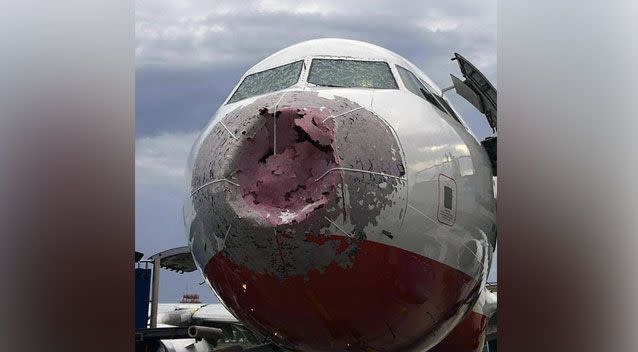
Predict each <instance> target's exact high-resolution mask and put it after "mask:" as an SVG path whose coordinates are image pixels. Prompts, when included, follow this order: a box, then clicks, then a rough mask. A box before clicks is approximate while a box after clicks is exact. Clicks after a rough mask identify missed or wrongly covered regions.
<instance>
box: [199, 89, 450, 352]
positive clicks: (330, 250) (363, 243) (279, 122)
mask: <svg viewBox="0 0 638 352" xmlns="http://www.w3.org/2000/svg"><path fill="white" fill-rule="evenodd" d="M196 148H197V149H196V151H195V153H194V154H193V158H194V159H193V164H192V165H193V168H192V177H191V186H190V204H189V207H190V210H189V211H187V213H188V214H187V219H190V220H187V226H188V227H189V231H190V238H191V250H192V252H193V255H194V257H195V260H196V261H197V262H198V263H199V265H200V267H201V268H202V269H203V270H204V272H205V273H206V276H207V277H208V278H209V280H210V282H211V285H212V286H213V287H214V289H215V291H216V293H217V294H218V296H219V297H220V299H221V300H222V301H223V302H224V304H225V305H226V306H227V307H228V309H229V310H231V312H233V313H234V314H235V315H236V316H237V317H238V318H240V319H241V320H242V321H243V322H244V323H246V324H247V325H249V326H250V327H251V328H253V329H255V330H256V331H258V332H260V333H263V334H268V333H269V332H272V331H278V335H274V336H269V337H270V338H272V339H273V340H276V341H278V342H280V343H286V344H297V343H299V345H298V346H301V347H299V348H300V349H302V350H317V349H330V348H329V347H327V346H328V345H326V344H334V346H341V347H343V348H346V346H350V345H351V344H352V345H354V344H356V343H359V342H361V341H362V340H365V339H368V338H370V339H373V335H375V334H377V333H378V332H379V331H386V332H387V334H386V335H387V336H385V335H384V336H385V337H384V339H385V338H387V339H389V340H388V341H390V340H391V339H392V334H393V333H392V332H391V331H392V330H388V328H387V326H386V325H385V324H386V322H384V321H381V320H379V321H371V320H367V319H362V317H365V316H367V314H368V313H369V309H370V308H371V307H374V306H376V305H378V302H394V301H396V302H400V304H399V305H394V304H392V305H390V306H388V307H384V308H383V309H382V310H381V311H379V312H378V314H377V315H380V316H384V317H385V318H387V319H393V321H396V320H397V319H399V318H397V317H400V316H401V314H404V313H401V312H402V310H401V309H402V308H401V307H402V306H401V304H405V305H410V304H418V305H422V306H425V305H426V303H427V302H426V301H427V297H428V295H429V293H428V291H427V290H425V289H424V287H430V286H427V285H425V286H424V285H421V284H419V285H412V286H409V285H406V284H405V283H406V282H409V281H410V280H411V279H410V280H408V278H411V275H412V271H411V270H414V269H413V268H415V267H422V266H423V264H422V263H421V262H419V260H417V259H415V258H416V257H415V256H414V255H411V254H409V252H406V251H404V250H401V249H398V248H396V247H392V246H391V245H385V244H384V243H388V244H392V242H391V241H392V239H393V238H394V240H396V239H397V238H396V237H395V236H398V235H399V232H400V231H399V229H400V224H401V221H402V217H403V216H404V214H405V207H406V202H407V180H406V179H405V170H404V161H403V160H404V159H403V156H402V150H401V147H400V145H399V141H398V139H397V138H396V135H395V134H394V132H393V130H392V129H391V128H390V127H389V126H388V124H387V123H386V122H385V121H384V120H383V119H382V118H380V117H379V116H377V115H375V114H374V113H373V112H372V111H370V109H368V108H367V107H365V106H361V105H359V104H357V103H355V102H353V101H351V100H348V99H346V98H343V97H338V96H330V97H323V96H320V95H319V94H318V93H317V92H307V91H294V92H285V93H282V92H279V93H273V94H271V95H268V96H264V97H262V98H259V99H257V100H256V101H254V102H252V103H250V104H246V105H244V106H242V107H239V108H237V109H235V110H233V111H230V112H229V113H227V114H226V115H225V116H223V117H221V118H220V119H219V120H218V121H217V123H216V124H214V125H213V126H212V127H211V128H209V129H208V131H207V132H206V134H205V136H204V137H203V138H202V139H201V141H200V142H199V144H198V145H197V146H196ZM417 276H418V277H420V278H425V279H428V278H429V279H428V280H430V279H431V280H435V279H437V278H433V277H432V278H431V275H429V274H428V268H427V267H426V268H425V269H423V273H421V272H419V274H418V275H417ZM379 280H382V281H384V282H383V283H379ZM437 280H438V279H437ZM346 283H350V284H349V285H351V289H352V292H351V293H352V294H353V295H354V296H355V297H357V299H356V300H354V299H353V300H350V299H346V300H343V299H341V297H343V294H344V289H345V290H347V286H348V284H346ZM432 287H434V285H432ZM384 288H387V290H385V289H384ZM395 296H396V297H395ZM346 297H350V296H349V295H346ZM375 302H376V303H375ZM424 309H426V308H424ZM375 314H376V313H375ZM405 314H407V313H405ZM416 315H417V314H415V316H416ZM419 316H420V315H419ZM299 319H301V320H299ZM401 319H402V320H401V323H400V325H398V326H406V327H409V328H408V329H412V330H415V331H416V330H417V328H416V327H410V326H412V325H413V324H412V323H411V321H410V319H406V318H401ZM295 322H297V323H295ZM379 324H381V325H379ZM397 324H398V323H397ZM419 329H420V328H419ZM388 331H390V332H388ZM414 334H415V336H416V333H414ZM311 335H312V337H311ZM363 335H365V336H366V338H365V339H364V338H363V337H362V336H363ZM283 336H285V338H284V337H283ZM357 341H359V342H357ZM384 341H385V340H384ZM302 347H303V348H302Z"/></svg>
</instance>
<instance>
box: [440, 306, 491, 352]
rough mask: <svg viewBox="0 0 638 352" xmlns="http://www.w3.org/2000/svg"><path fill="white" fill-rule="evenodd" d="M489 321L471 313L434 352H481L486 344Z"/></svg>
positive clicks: (482, 316) (480, 315) (484, 317)
mask: <svg viewBox="0 0 638 352" xmlns="http://www.w3.org/2000/svg"><path fill="white" fill-rule="evenodd" d="M487 322H488V319H487V317H486V316H485V315H483V314H479V313H476V312H469V313H468V314H467V316H466V317H465V318H464V319H463V321H461V323H460V324H459V325H457V326H456V327H455V328H454V330H452V332H451V333H450V334H449V335H448V336H447V337H446V338H445V339H444V340H443V341H441V342H440V343H439V344H438V345H436V347H434V348H433V349H432V350H431V351H432V352H479V351H481V350H482V349H483V343H484V342H485V329H486V328H487Z"/></svg>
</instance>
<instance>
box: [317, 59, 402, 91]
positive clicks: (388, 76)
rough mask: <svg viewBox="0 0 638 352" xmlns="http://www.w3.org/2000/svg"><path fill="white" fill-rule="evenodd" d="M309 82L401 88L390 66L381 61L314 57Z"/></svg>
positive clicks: (358, 86) (350, 86)
mask: <svg viewBox="0 0 638 352" xmlns="http://www.w3.org/2000/svg"><path fill="white" fill-rule="evenodd" d="M308 83H312V84H316V85H318V86H326V87H348V88H378V89H398V88H399V87H398V86H397V82H396V81H395V80H394V76H393V75H392V71H390V66H389V65H388V64H387V63H386V62H380V61H358V60H339V59H313V60H312V65H311V66H310V72H309V74H308Z"/></svg>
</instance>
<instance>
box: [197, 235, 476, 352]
mask: <svg viewBox="0 0 638 352" xmlns="http://www.w3.org/2000/svg"><path fill="white" fill-rule="evenodd" d="M324 238H329V240H331V241H334V240H338V241H340V242H341V245H342V246H341V247H343V248H345V245H346V242H347V240H346V239H345V238H344V237H343V236H336V235H333V236H326V237H324ZM309 240H313V241H316V240H317V239H316V238H314V239H309ZM280 259H281V260H282V262H285V260H286V258H285V257H283V254H280ZM205 272H206V275H207V276H208V279H209V281H210V282H211V283H212V284H213V287H214V288H215V290H216V292H217V294H218V295H219V297H220V298H221V299H222V300H223V302H224V303H225V305H226V306H227V307H228V308H229V309H230V310H231V311H232V312H233V313H234V314H235V315H236V316H237V317H238V318H239V319H240V320H241V321H242V322H243V323H245V324H246V325H247V326H248V327H250V328H252V329H254V330H256V331H258V332H260V333H262V334H264V335H266V336H268V337H270V338H271V339H272V340H273V341H274V342H275V343H277V344H280V345H283V346H285V347H288V348H291V349H296V350H301V351H337V350H348V351H407V350H412V349H418V348H422V347H423V346H425V345H427V344H428V343H431V341H432V340H431V339H432V332H433V331H434V330H435V329H436V328H437V327H439V326H440V325H441V324H442V323H443V322H445V321H447V320H448V319H450V318H451V317H452V316H454V315H455V313H457V312H458V311H459V309H461V307H462V306H463V305H464V304H467V303H468V301H469V300H471V298H472V296H474V293H475V292H476V287H477V283H476V281H474V280H473V279H472V278H471V277H470V276H468V275H466V274H463V273H462V272H460V271H458V270H456V269H453V268H451V267H449V266H447V265H444V264H442V263H440V262H437V261H434V260H431V259H428V258H425V257H422V256H419V255H416V254H414V253H411V252H408V251H405V250H402V249H399V248H396V247H392V246H388V245H384V244H380V243H376V242H371V241H365V242H364V243H362V244H361V247H360V250H359V251H357V252H356V254H355V258H354V260H353V261H352V265H351V266H350V267H342V266H339V265H337V264H335V263H332V264H330V265H329V266H328V267H326V268H325V270H323V271H322V272H320V271H318V270H311V271H309V272H308V273H307V274H306V275H303V276H285V277H283V278H280V277H276V276H272V275H270V274H265V273H255V272H251V271H250V270H248V269H247V268H245V267H243V266H241V265H238V264H236V263H234V262H232V261H231V260H230V259H229V258H228V257H227V256H226V255H225V254H224V251H222V252H220V253H218V254H216V255H215V256H213V257H212V258H211V259H210V261H209V262H208V265H207V266H206V270H205Z"/></svg>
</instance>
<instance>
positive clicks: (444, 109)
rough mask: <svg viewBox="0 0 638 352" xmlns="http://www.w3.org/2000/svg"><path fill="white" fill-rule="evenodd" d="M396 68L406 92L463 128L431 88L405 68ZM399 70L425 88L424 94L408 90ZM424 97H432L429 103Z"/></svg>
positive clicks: (458, 119) (452, 112)
mask: <svg viewBox="0 0 638 352" xmlns="http://www.w3.org/2000/svg"><path fill="white" fill-rule="evenodd" d="M394 66H396V69H397V74H398V75H399V78H400V79H401V83H402V84H403V88H405V89H406V90H407V91H408V92H410V93H411V94H414V95H416V96H418V97H419V98H421V99H423V100H424V101H426V102H428V103H430V104H431V105H433V106H434V107H435V108H437V109H438V110H440V111H441V112H443V113H445V114H447V115H450V116H451V117H452V118H453V119H454V120H456V122H458V123H459V124H461V126H463V127H465V128H466V126H465V124H464V123H463V122H462V121H461V119H460V118H459V117H458V116H457V115H456V112H454V110H452V108H451V107H450V105H449V103H448V102H447V101H446V100H445V99H444V98H443V97H442V96H440V95H438V94H436V93H435V92H434V89H432V87H430V85H429V84H427V83H426V82H424V81H423V80H422V79H421V78H420V77H419V76H417V75H416V74H415V73H414V72H412V71H411V70H409V69H408V68H405V67H403V66H401V65H394ZM401 70H403V71H405V72H406V73H408V74H409V75H411V76H412V78H413V79H414V80H415V81H416V82H417V83H419V84H420V85H422V86H423V88H425V89H424V90H425V92H420V93H421V94H418V93H416V92H414V91H412V90H411V89H410V88H408V85H407V84H406V82H405V79H404V78H403V76H402V75H401ZM426 95H429V96H431V97H432V100H433V101H431V100H430V99H428V98H427V96H426Z"/></svg>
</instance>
